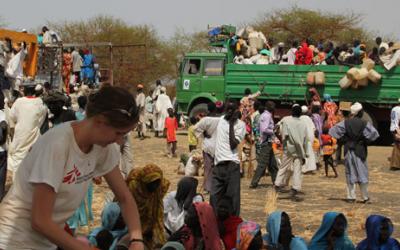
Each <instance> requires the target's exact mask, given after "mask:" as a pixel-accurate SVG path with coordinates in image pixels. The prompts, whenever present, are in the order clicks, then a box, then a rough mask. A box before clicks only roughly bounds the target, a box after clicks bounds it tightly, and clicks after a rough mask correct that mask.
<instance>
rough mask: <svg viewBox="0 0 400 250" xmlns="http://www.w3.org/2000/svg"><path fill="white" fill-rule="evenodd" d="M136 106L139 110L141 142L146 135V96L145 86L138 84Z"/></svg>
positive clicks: (138, 128)
mask: <svg viewBox="0 0 400 250" xmlns="http://www.w3.org/2000/svg"><path fill="white" fill-rule="evenodd" d="M136 91H137V93H136V105H137V108H138V110H139V123H138V127H137V130H138V136H139V138H140V140H144V138H145V135H146V119H145V118H146V117H145V110H144V108H145V99H146V96H145V94H144V93H143V85H142V84H138V85H137V87H136Z"/></svg>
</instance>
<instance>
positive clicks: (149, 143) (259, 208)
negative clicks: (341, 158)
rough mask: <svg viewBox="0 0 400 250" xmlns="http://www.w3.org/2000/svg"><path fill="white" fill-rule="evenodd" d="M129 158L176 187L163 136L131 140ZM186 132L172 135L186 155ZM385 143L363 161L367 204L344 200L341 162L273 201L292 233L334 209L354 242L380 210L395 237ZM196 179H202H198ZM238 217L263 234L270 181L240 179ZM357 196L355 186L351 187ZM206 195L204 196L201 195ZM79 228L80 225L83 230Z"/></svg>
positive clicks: (98, 201) (395, 201)
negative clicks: (291, 196)
mask: <svg viewBox="0 0 400 250" xmlns="http://www.w3.org/2000/svg"><path fill="white" fill-rule="evenodd" d="M133 150H134V157H135V159H134V162H135V167H140V166H144V165H145V164H146V163H156V164H158V165H159V166H160V167H161V168H162V169H163V170H164V173H165V176H166V178H168V179H169V180H170V181H171V187H170V190H176V183H177V182H178V180H179V179H180V178H181V177H182V176H181V175H178V174H177V173H176V169H177V166H178V162H179V159H178V158H171V159H170V158H168V157H166V156H165V140H164V139H159V138H149V139H146V140H143V141H141V140H138V139H136V138H134V147H133ZM187 152H188V146H187V136H186V134H185V132H180V133H179V135H178V154H180V153H187ZM390 153H391V148H390V147H370V148H369V155H368V164H369V171H370V186H369V191H370V196H371V201H372V203H371V204H362V203H356V204H348V203H345V202H344V201H343V200H342V199H343V198H345V197H346V196H345V194H346V189H345V178H344V166H343V165H339V167H338V170H339V178H338V179H334V178H326V177H325V176H324V175H323V172H322V170H321V171H320V172H318V173H317V174H315V175H306V176H304V179H303V191H304V192H305V196H304V197H305V200H304V201H303V202H298V203H294V202H292V201H290V200H287V199H278V200H277V208H278V209H281V210H284V211H286V212H287V213H288V214H289V216H290V217H291V220H292V225H293V227H294V233H295V234H297V235H300V236H303V237H305V239H306V240H310V239H311V237H312V235H313V233H314V232H315V231H316V230H317V229H318V227H319V225H320V222H321V219H322V215H323V214H324V213H325V212H327V211H339V212H342V213H344V214H345V215H346V217H347V219H348V222H349V234H350V237H351V239H352V240H353V241H354V242H355V243H356V242H359V241H360V240H361V239H362V238H363V237H364V236H365V233H364V223H365V219H366V217H367V216H368V215H370V214H383V215H385V216H388V217H390V218H391V219H392V220H393V223H394V225H395V228H396V229H395V232H394V236H396V237H397V238H399V237H400V206H399V205H400V204H399V202H400V185H399V178H400V171H399V172H392V171H389V167H388V160H387V158H388V157H389V156H390ZM198 178H199V180H200V182H199V183H202V177H198ZM241 186H242V192H241V211H242V212H241V215H242V217H243V218H245V219H248V220H254V221H256V222H258V223H260V224H261V226H262V228H263V231H264V232H265V223H266V214H265V209H264V208H265V206H266V199H267V196H266V194H267V191H268V190H271V180H270V178H269V177H265V178H263V179H262V180H261V185H260V186H261V187H260V188H258V189H255V190H252V189H249V188H248V186H249V179H248V178H246V177H244V178H243V179H242V185H241ZM106 189H107V187H106V185H105V184H102V185H101V186H98V187H96V188H95V195H94V197H95V202H94V210H95V215H96V222H95V224H97V225H98V223H99V216H100V213H101V208H102V206H103V202H104V201H103V198H104V193H105V191H106ZM357 194H358V195H359V190H358V189H357ZM206 198H207V199H208V197H207V196H206ZM83 230H85V229H83Z"/></svg>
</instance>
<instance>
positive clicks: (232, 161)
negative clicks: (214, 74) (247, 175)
mask: <svg viewBox="0 0 400 250" xmlns="http://www.w3.org/2000/svg"><path fill="white" fill-rule="evenodd" d="M245 134H246V126H245V123H244V122H243V121H241V120H240V111H239V107H238V105H237V104H236V103H234V102H229V103H228V104H227V105H226V112H225V115H224V116H223V117H222V118H221V120H220V121H219V123H218V127H217V138H216V144H215V161H214V162H215V167H214V168H213V170H212V175H213V177H212V182H211V197H210V201H211V205H212V206H213V207H214V209H216V204H217V203H218V200H219V199H221V198H222V197H223V196H225V195H226V196H229V197H231V198H232V203H233V204H232V205H233V214H234V215H236V216H238V215H239V214H240V160H239V154H238V146H239V144H240V142H241V141H242V140H243V139H244V136H245Z"/></svg>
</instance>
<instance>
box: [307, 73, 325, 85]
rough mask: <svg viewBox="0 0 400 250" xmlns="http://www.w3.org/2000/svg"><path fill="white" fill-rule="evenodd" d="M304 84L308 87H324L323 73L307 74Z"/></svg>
mask: <svg viewBox="0 0 400 250" xmlns="http://www.w3.org/2000/svg"><path fill="white" fill-rule="evenodd" d="M306 82H307V84H308V85H314V84H315V85H324V84H325V73H324V72H322V71H317V72H308V73H307V79H306Z"/></svg>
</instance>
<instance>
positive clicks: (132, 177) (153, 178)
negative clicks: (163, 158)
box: [126, 164, 169, 249]
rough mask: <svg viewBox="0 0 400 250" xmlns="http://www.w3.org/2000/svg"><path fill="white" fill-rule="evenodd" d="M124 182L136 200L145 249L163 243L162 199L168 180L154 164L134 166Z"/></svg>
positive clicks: (166, 189)
mask: <svg viewBox="0 0 400 250" xmlns="http://www.w3.org/2000/svg"><path fill="white" fill-rule="evenodd" d="M126 183H127V185H128V187H129V190H130V191H131V193H132V195H133V197H134V198H135V200H136V203H137V206H138V209H139V214H140V222H141V224H142V232H143V240H144V244H145V246H146V248H147V249H155V248H156V247H157V245H159V246H162V245H163V244H164V243H165V233H164V223H163V213H164V212H163V210H164V208H163V203H162V200H163V198H164V196H165V194H166V193H167V191H168V187H169V181H168V180H167V179H165V178H164V177H163V172H162V170H161V169H160V168H159V167H158V166H157V165H155V164H148V165H146V166H145V167H143V168H134V169H133V170H132V171H131V172H130V173H129V175H128V178H127V179H126Z"/></svg>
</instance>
